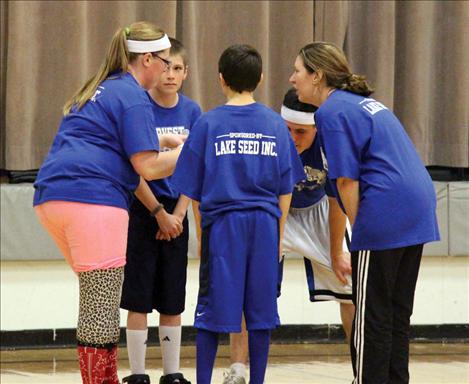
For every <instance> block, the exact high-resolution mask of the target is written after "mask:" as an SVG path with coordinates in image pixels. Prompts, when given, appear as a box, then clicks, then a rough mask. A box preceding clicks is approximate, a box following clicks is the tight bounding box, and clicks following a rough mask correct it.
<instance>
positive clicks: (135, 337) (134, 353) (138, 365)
mask: <svg viewBox="0 0 469 384" xmlns="http://www.w3.org/2000/svg"><path fill="white" fill-rule="evenodd" d="M126 334H127V354H128V355H129V364H130V371H131V372H132V375H143V374H144V373H145V354H146V352H147V338H148V329H145V330H143V331H142V330H134V329H127V330H126Z"/></svg>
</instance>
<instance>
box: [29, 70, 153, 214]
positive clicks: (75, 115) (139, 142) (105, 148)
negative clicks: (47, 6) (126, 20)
mask: <svg viewBox="0 0 469 384" xmlns="http://www.w3.org/2000/svg"><path fill="white" fill-rule="evenodd" d="M157 150H159V143H158V136H157V134H156V131H155V124H154V121H153V112H152V103H151V101H150V97H149V95H148V94H147V92H146V91H145V90H144V89H143V88H142V87H141V86H140V85H139V84H138V83H137V81H136V80H135V79H134V78H133V76H132V75H131V74H130V73H125V74H121V75H116V76H113V77H110V78H108V79H106V80H105V81H103V82H102V83H101V85H100V86H99V87H98V89H97V90H96V92H95V94H94V96H93V97H92V98H91V99H90V100H89V101H88V102H87V103H86V104H85V105H84V106H83V107H82V108H81V109H80V110H77V109H76V108H73V109H72V111H71V112H70V113H69V114H68V115H67V116H65V117H64V118H63V119H62V122H61V124H60V127H59V130H58V132H57V135H56V137H55V139H54V142H53V144H52V147H51V149H50V151H49V154H48V155H47V158H46V160H45V161H44V163H43V165H42V166H41V169H40V170H39V173H38V176H37V179H36V182H35V184H34V187H35V188H36V191H35V194H34V203H33V204H34V205H37V204H41V203H43V202H46V201H49V200H65V201H76V202H83V203H91V204H101V205H110V206H115V207H120V208H124V209H127V208H128V207H129V203H130V201H131V195H132V194H131V192H132V191H134V190H135V188H136V187H137V186H138V183H139V176H138V174H137V173H136V172H135V171H134V169H133V167H132V164H131V163H130V160H129V159H130V157H131V156H132V155H133V154H135V153H137V152H142V151H157Z"/></svg>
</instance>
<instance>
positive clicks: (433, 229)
mask: <svg viewBox="0 0 469 384" xmlns="http://www.w3.org/2000/svg"><path fill="white" fill-rule="evenodd" d="M290 82H291V83H292V84H293V86H294V87H295V88H296V91H297V94H298V97H299V99H300V101H302V102H304V103H308V104H313V105H315V106H317V107H319V109H318V110H317V111H316V113H315V121H316V127H317V130H318V138H319V140H320V144H321V150H322V153H323V156H324V164H325V166H326V168H327V170H328V176H329V179H330V180H331V186H332V189H333V191H334V194H335V196H336V197H337V200H338V202H339V204H340V205H341V207H342V209H343V210H344V212H345V213H346V214H347V216H348V218H349V220H350V223H351V224H352V233H353V236H352V243H351V250H352V288H353V300H354V304H355V305H356V311H355V319H354V324H353V333H352V342H351V349H352V363H353V369H354V374H355V380H354V383H355V384H362V383H388V382H392V383H393V384H394V383H408V382H409V372H408V364H409V329H410V316H411V314H412V307H413V300H414V292H415V285H416V281H417V276H418V270H419V266H420V260H421V256H422V250H423V245H424V244H425V243H427V242H430V241H435V240H439V233H438V225H437V221H436V213H435V210H436V196H435V191H434V188H433V185H432V181H431V179H430V176H429V174H428V172H427V171H426V169H425V167H424V165H423V163H422V161H421V159H420V158H419V156H418V154H417V152H416V150H415V148H414V146H413V144H412V142H411V140H410V138H409V137H408V135H407V133H406V132H405V130H404V127H403V126H402V124H401V123H400V121H399V120H398V119H397V117H396V116H395V115H394V114H393V113H392V112H391V111H390V110H389V109H388V108H387V107H386V106H384V105H383V104H381V103H380V102H378V101H376V100H374V99H371V98H369V96H370V95H371V93H372V92H373V90H372V89H371V88H370V86H369V85H368V83H367V81H366V78H365V77H364V76H360V75H356V74H353V73H352V72H351V70H350V66H349V64H348V62H347V59H346V57H345V54H344V53H343V52H342V50H340V49H339V48H338V47H336V46H335V45H333V44H331V43H324V42H316V43H312V44H308V45H306V46H305V47H304V48H302V49H301V50H300V52H299V54H298V56H297V58H296V60H295V69H294V72H293V74H292V76H291V77H290ZM333 268H334V271H335V273H336V274H337V275H338V276H341V275H343V274H344V272H345V271H344V270H343V269H342V266H341V265H340V264H334V263H333Z"/></svg>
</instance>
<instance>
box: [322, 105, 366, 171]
mask: <svg viewBox="0 0 469 384" xmlns="http://www.w3.org/2000/svg"><path fill="white" fill-rule="evenodd" d="M351 121H352V119H351V118H350V117H348V118H347V117H346V116H345V115H344V114H342V113H339V114H337V115H334V116H330V117H327V118H326V119H325V121H324V123H323V124H322V127H321V138H322V146H323V149H324V152H325V156H326V159H327V171H328V176H329V178H330V179H338V178H339V177H347V178H350V179H353V180H358V179H359V178H360V157H361V150H362V144H361V143H362V142H363V137H362V136H363V135H364V134H365V135H366V132H363V130H364V129H366V128H365V127H364V126H361V125H360V124H359V120H357V121H355V122H354V124H353V126H352V125H351Z"/></svg>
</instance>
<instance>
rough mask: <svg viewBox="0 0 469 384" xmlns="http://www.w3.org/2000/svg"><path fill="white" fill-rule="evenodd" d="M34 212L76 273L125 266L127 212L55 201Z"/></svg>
mask: <svg viewBox="0 0 469 384" xmlns="http://www.w3.org/2000/svg"><path fill="white" fill-rule="evenodd" d="M34 209H35V211H36V214H37V216H38V218H39V221H40V222H41V224H42V225H43V226H44V227H45V228H46V229H47V231H48V232H49V234H50V236H51V237H52V238H53V239H54V241H55V243H56V244H57V246H58V247H59V249H60V251H61V252H62V254H63V256H64V258H65V260H66V261H67V262H68V264H70V266H71V267H72V269H73V270H74V271H75V272H76V273H79V272H89V271H94V270H96V269H110V268H119V267H122V266H123V265H124V264H125V249H126V247H127V227H128V223H129V215H128V213H127V210H125V209H122V208H117V207H111V206H108V205H99V204H88V203H79V202H73V201H59V200H56V201H47V202H45V203H42V204H39V205H36V206H35V207H34Z"/></svg>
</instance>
